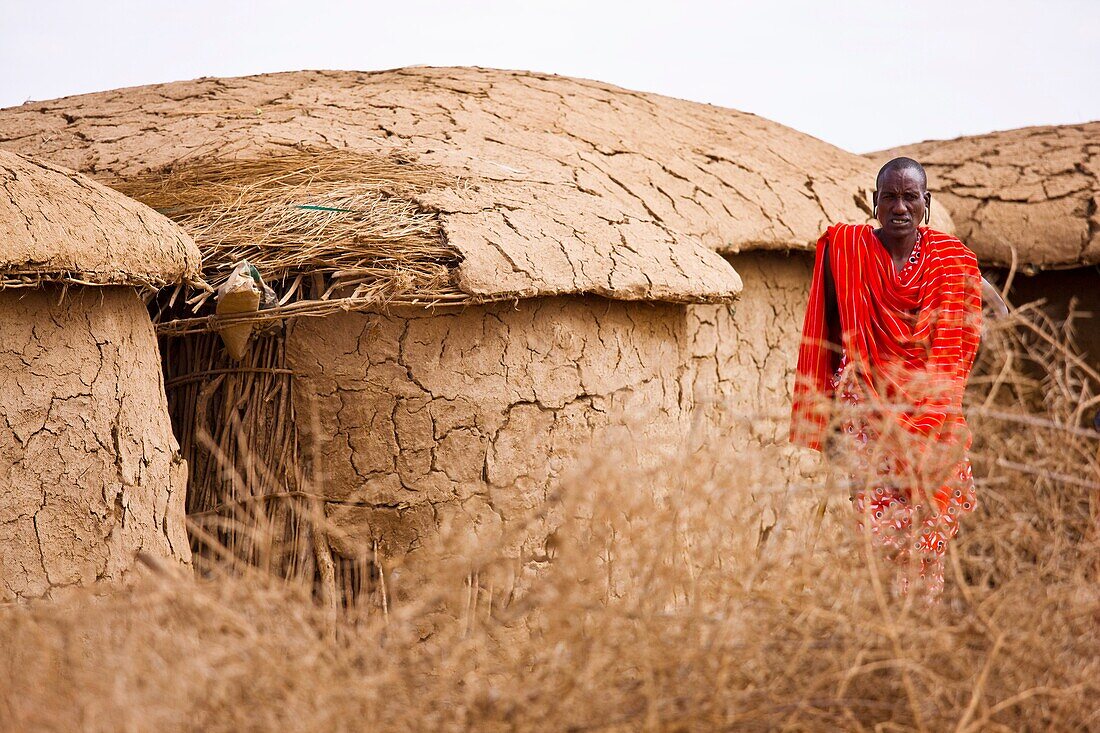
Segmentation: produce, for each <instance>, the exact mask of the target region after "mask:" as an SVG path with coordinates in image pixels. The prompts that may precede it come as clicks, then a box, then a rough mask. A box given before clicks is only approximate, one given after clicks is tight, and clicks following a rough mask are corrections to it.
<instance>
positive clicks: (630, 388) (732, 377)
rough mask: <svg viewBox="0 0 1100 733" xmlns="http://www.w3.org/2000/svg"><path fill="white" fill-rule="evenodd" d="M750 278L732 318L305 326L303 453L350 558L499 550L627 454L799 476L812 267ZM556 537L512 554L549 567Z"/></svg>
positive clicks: (610, 311) (487, 310) (609, 306)
mask: <svg viewBox="0 0 1100 733" xmlns="http://www.w3.org/2000/svg"><path fill="white" fill-rule="evenodd" d="M734 264H735V266H736V267H737V268H738V269H741V268H744V271H747V272H748V273H751V274H750V275H748V276H746V295H745V297H743V298H742V300H741V301H740V302H739V303H737V304H736V305H732V306H729V305H689V306H683V305H675V304H662V303H629V302H620V301H608V300H604V299H599V298H582V297H561V298H542V299H533V300H525V301H518V302H516V303H506V304H493V305H485V306H477V307H470V308H467V309H465V310H463V311H461V312H451V313H437V314H434V315H431V314H428V313H425V312H423V311H420V312H416V311H403V312H394V313H391V314H388V315H383V314H367V313H347V314H341V315H339V316H333V317H327V318H319V319H302V320H299V321H297V322H296V323H294V324H293V326H292V327H291V329H290V331H289V332H288V336H287V359H288V366H290V367H291V368H292V369H293V370H294V372H295V374H296V387H295V407H296V412H297V414H298V415H299V431H300V433H301V444H302V445H303V446H305V452H306V453H307V454H310V453H315V459H314V460H313V462H312V466H311V469H310V472H311V473H312V474H314V475H315V476H320V477H321V482H320V486H321V491H322V492H323V494H324V496H325V499H326V508H327V513H328V515H329V517H330V518H331V519H332V520H333V522H334V524H335V525H336V526H337V527H338V528H339V532H338V533H337V534H336V536H335V537H333V544H334V548H335V550H336V552H337V554H338V555H341V556H344V557H347V558H355V557H357V556H362V554H363V553H364V552H366V551H369V548H374V547H377V548H378V551H379V555H380V556H382V557H383V558H385V559H386V560H389V561H394V560H398V559H400V558H404V557H406V556H408V555H409V553H410V552H412V551H416V550H420V549H422V548H425V547H432V548H433V552H446V551H447V548H446V547H443V546H442V544H441V543H443V542H444V541H443V540H441V537H442V534H441V531H440V527H444V526H461V527H462V528H463V529H462V532H463V533H468V534H472V535H474V536H476V537H477V538H478V539H482V540H494V539H496V538H498V537H500V536H501V533H502V532H504V531H505V530H506V529H507V528H508V527H509V526H511V524H513V523H515V522H517V521H519V520H520V519H521V518H523V517H525V516H527V515H528V513H529V512H530V510H532V509H533V508H535V507H537V506H538V505H540V504H541V503H542V502H543V501H544V500H545V499H546V498H547V496H548V495H549V492H551V491H552V489H553V486H554V483H555V481H556V480H557V479H559V478H560V477H562V476H563V475H565V474H566V473H567V472H568V471H569V470H570V469H571V468H575V467H577V466H583V461H584V459H586V458H589V457H592V456H595V455H597V454H598V453H599V452H600V449H601V447H604V446H610V445H614V446H616V447H620V448H621V447H622V446H623V445H625V444H627V443H626V442H625V441H624V440H623V438H629V445H630V446H631V448H630V450H632V451H633V454H632V456H631V460H632V461H635V462H638V463H640V464H642V465H645V464H646V463H647V462H654V461H657V460H659V459H660V458H661V457H662V456H664V455H667V454H668V453H669V452H670V451H674V450H676V449H678V448H680V447H682V446H684V445H690V443H691V441H693V440H694V441H698V440H716V441H724V442H725V443H728V445H729V450H730V461H731V464H730V465H731V469H732V468H734V467H735V466H736V461H737V451H738V449H739V448H740V447H744V446H745V445H746V444H747V442H748V441H756V442H758V443H765V444H770V443H775V445H774V446H770V447H769V450H770V451H771V453H772V454H773V455H774V457H775V464H776V467H790V466H796V464H797V456H796V455H794V452H793V451H792V449H791V448H790V447H789V446H787V445H785V443H786V438H785V435H786V418H785V412H786V410H787V409H788V408H789V393H790V384H791V381H792V378H793V368H794V362H795V357H796V351H797V343H798V337H799V331H800V329H801V319H802V309H803V308H804V306H805V297H806V291H807V287H808V282H809V274H810V268H811V267H812V260H811V258H810V257H809V256H807V255H792V256H788V255H785V254H782V253H774V252H757V253H746V254H743V255H738V256H736V262H735V263H734ZM314 405H315V406H316V410H317V413H316V414H317V416H318V417H317V423H316V425H312V424H311V421H310V420H308V419H306V418H305V416H308V415H310V414H311V411H312V410H313V409H314ZM318 428H319V429H318ZM550 521H551V523H552V519H551V520H550ZM547 529H548V527H547V526H546V525H540V526H537V527H527V528H526V530H525V532H523V533H521V534H520V536H517V537H512V536H510V535H509V537H508V538H506V545H507V546H508V547H509V548H510V550H511V551H512V552H515V553H517V554H518V553H519V552H520V551H521V550H522V551H523V553H524V554H525V556H527V557H535V558H537V557H538V556H539V555H540V553H541V552H542V545H541V541H542V539H544V538H545V535H546V531H547ZM429 554H431V553H429ZM410 560H411V558H410ZM410 564H414V563H411V562H410Z"/></svg>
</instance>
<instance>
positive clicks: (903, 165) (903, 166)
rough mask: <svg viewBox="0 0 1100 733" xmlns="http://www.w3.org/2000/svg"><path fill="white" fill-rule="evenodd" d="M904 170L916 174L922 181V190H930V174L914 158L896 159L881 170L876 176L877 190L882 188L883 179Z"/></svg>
mask: <svg viewBox="0 0 1100 733" xmlns="http://www.w3.org/2000/svg"><path fill="white" fill-rule="evenodd" d="M904 170H911V171H913V172H914V173H916V175H917V178H918V179H919V180H920V186H921V190H922V191H927V190H928V174H926V173H925V172H924V166H922V165H921V164H920V163H918V162H917V161H915V160H913V159H912V158H894V159H893V160H891V161H889V162H887V163H886V165H884V166H882V167H881V168H879V169H878V175H877V176H875V188H882V179H883V176H885V175H886V174H887V173H892V172H893V171H898V172H901V171H904Z"/></svg>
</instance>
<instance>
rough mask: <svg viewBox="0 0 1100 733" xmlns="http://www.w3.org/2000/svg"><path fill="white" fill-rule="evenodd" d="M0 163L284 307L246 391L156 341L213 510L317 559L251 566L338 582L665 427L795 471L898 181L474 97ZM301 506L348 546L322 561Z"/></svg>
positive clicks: (706, 114)
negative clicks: (286, 568) (825, 234)
mask: <svg viewBox="0 0 1100 733" xmlns="http://www.w3.org/2000/svg"><path fill="white" fill-rule="evenodd" d="M0 146H2V147H7V148H13V149H18V150H23V151H33V152H34V153H36V154H38V155H42V156H45V157H47V158H49V159H51V160H57V161H61V162H64V163H67V164H69V165H72V166H76V167H78V168H81V169H82V170H87V171H94V173H95V175H97V176H99V177H100V178H101V179H102V180H104V181H106V182H109V183H110V184H111V185H113V186H115V187H117V188H119V189H120V190H122V191H124V192H126V193H127V194H129V195H131V196H134V197H135V198H137V199H139V200H141V201H144V202H146V203H148V204H149V205H150V206H153V207H155V208H157V209H158V210H161V211H163V212H165V213H166V214H167V215H169V216H171V217H173V218H174V219H176V221H178V222H179V223H181V224H182V225H183V226H184V228H185V229H187V230H188V231H189V232H190V233H191V234H192V235H193V236H194V237H195V238H196V241H197V242H198V243H199V245H200V248H202V250H203V253H204V273H205V277H206V278H207V279H208V280H209V281H210V282H212V283H213V284H215V285H217V284H219V282H220V279H221V278H224V277H225V275H226V274H227V273H228V272H229V268H231V267H233V265H234V263H236V262H237V261H239V260H241V259H247V260H248V261H249V262H251V263H252V264H254V265H256V266H257V268H258V269H259V270H260V272H261V274H262V275H263V277H264V279H265V280H266V281H267V282H268V283H269V284H271V285H273V286H274V289H275V291H276V293H277V295H278V297H279V298H280V305H278V306H277V307H275V308H272V309H270V310H266V311H260V312H258V313H257V314H255V315H253V316H249V317H235V318H236V320H233V321H232V323H235V324H238V325H239V324H242V323H246V322H251V323H253V324H254V325H255V327H256V329H257V333H267V334H269V335H260V336H258V337H257V338H256V340H255V342H254V343H253V346H252V348H251V351H250V352H249V353H248V354H247V355H246V357H245V359H244V360H243V361H242V362H241V363H239V364H237V363H233V362H232V361H231V360H230V359H228V358H227V357H226V355H225V352H224V349H223V348H222V347H221V345H220V343H219V341H218V339H217V336H215V335H213V334H212V333H210V332H211V331H212V330H213V329H215V328H217V327H219V325H220V326H221V327H224V326H225V325H226V324H227V323H229V322H230V321H226V320H224V319H223V320H220V321H219V320H212V319H211V318H210V317H209V316H208V315H205V314H207V313H209V312H210V307H209V304H207V305H206V306H204V308H205V310H203V309H200V310H199V311H198V312H197V313H195V314H190V313H184V312H181V311H180V310H179V308H178V304H177V307H176V308H174V309H166V310H165V311H163V312H162V313H158V321H159V326H158V328H159V331H160V333H161V336H162V347H163V351H164V354H165V357H166V359H165V368H166V376H167V380H168V381H167V385H168V394H169V402H170V404H171V405H172V410H173V416H174V423H175V426H176V430H177V433H178V434H179V436H180V440H181V443H182V445H183V451H184V454H185V455H186V456H187V458H188V460H189V462H190V463H191V466H192V474H191V476H192V478H191V483H190V493H189V511H190V513H191V514H192V515H193V516H194V517H195V518H196V519H200V518H201V517H203V516H206V515H208V514H214V515H217V514H218V513H219V512H226V511H230V510H234V509H237V508H240V507H242V506H246V505H253V504H254V503H255V502H258V501H262V502H264V504H265V506H267V507H268V511H267V513H266V514H265V515H264V516H266V517H268V518H269V519H270V521H271V522H272V523H274V524H275V525H276V526H278V527H281V528H283V529H281V530H280V531H279V532H278V533H277V534H278V535H279V536H280V537H284V538H291V539H292V540H295V541H291V542H289V543H288V544H287V546H286V547H281V548H280V547H263V548H251V549H250V550H249V552H252V553H253V555H254V557H253V560H256V561H261V562H262V561H264V560H263V558H264V557H270V556H272V555H276V556H278V557H279V558H282V559H279V560H278V561H279V562H283V563H287V562H288V560H287V559H286V558H290V557H293V558H300V559H301V561H302V562H318V563H321V564H324V563H326V562H327V560H326V559H325V558H324V557H323V554H324V552H325V550H322V551H321V553H320V554H318V553H317V546H318V544H327V545H329V546H330V547H331V548H332V549H333V550H334V552H335V555H336V557H335V560H334V564H335V566H336V569H337V575H339V574H340V572H341V571H340V568H341V567H342V565H344V564H346V563H348V562H352V561H354V560H355V558H356V556H357V553H361V550H362V548H363V547H364V546H369V547H372V548H375V549H376V550H377V552H378V556H379V557H381V558H382V564H383V565H384V564H385V563H387V562H389V561H391V560H393V559H395V558H399V557H402V556H404V555H406V554H407V553H409V552H410V551H412V550H417V549H418V548H422V547H424V546H425V545H427V544H430V543H431V542H432V541H433V539H432V538H433V535H434V533H435V528H437V527H438V526H439V525H440V524H441V523H444V522H447V521H449V520H451V519H456V518H457V520H458V521H462V522H463V523H464V524H466V525H468V526H469V527H470V528H471V531H472V532H473V533H475V534H494V533H499V532H500V531H501V530H502V528H503V527H504V526H506V525H507V524H508V523H509V521H510V520H511V519H513V518H516V517H522V516H524V515H525V514H526V513H527V512H528V510H529V509H530V508H531V507H533V506H536V505H538V504H539V502H541V501H542V500H543V499H544V498H545V496H546V492H547V491H548V489H549V487H550V486H552V484H553V482H554V481H555V480H556V478H557V477H558V476H559V475H561V473H562V472H563V471H565V470H566V469H567V468H568V467H569V466H571V465H573V464H574V459H575V458H577V457H578V456H580V455H582V454H584V453H586V452H589V451H591V450H592V449H593V446H597V445H600V444H601V442H602V441H605V440H606V439H607V433H608V431H609V430H613V429H615V428H616V427H619V426H623V425H635V426H637V430H636V432H635V434H636V436H638V437H639V440H637V441H636V445H637V446H639V448H638V450H639V456H638V459H639V460H640V461H646V460H650V459H652V457H653V456H655V455H661V454H662V452H663V451H665V450H667V449H669V448H670V447H671V446H672V445H674V444H676V443H677V442H680V441H683V440H684V439H685V436H686V435H687V434H688V433H689V432H690V430H691V429H692V426H693V425H694V426H696V428H697V427H698V426H700V425H702V426H703V429H705V430H707V431H713V432H712V436H713V437H714V439H720V440H726V441H728V442H729V444H730V446H731V454H732V453H734V452H735V451H736V448H737V446H738V445H744V444H745V443H746V442H747V441H750V440H752V441H757V442H768V443H774V451H775V455H776V460H778V461H786V460H790V459H791V452H790V450H789V447H787V446H785V445H783V443H785V440H784V439H783V437H782V436H784V435H785V428H784V426H783V424H782V417H780V418H779V419H778V420H777V419H774V418H775V416H782V415H785V413H786V409H787V404H788V399H789V389H790V383H791V380H792V372H793V365H794V359H795V352H796V345H797V339H798V333H799V329H800V326H801V317H802V309H803V306H804V302H805V295H806V289H807V287H808V281H809V274H810V269H811V267H812V256H811V255H810V254H809V252H810V250H811V249H812V246H813V243H814V241H815V240H816V238H817V237H818V236H819V234H820V232H821V231H823V229H824V228H825V227H826V226H827V225H828V224H830V223H832V222H834V221H862V220H865V219H866V218H867V216H868V215H869V213H870V202H869V192H870V188H871V184H872V183H873V178H874V174H875V169H874V167H873V165H872V164H871V163H870V162H869V161H867V160H866V159H864V158H862V157H860V156H856V155H852V154H849V153H846V152H844V151H842V150H840V149H838V148H835V147H833V146H830V145H827V144H825V143H823V142H821V141H820V140H817V139H815V138H812V137H810V136H808V135H804V134H801V133H798V132H796V131H794V130H791V129H789V128H786V127H783V126H782V125H778V124H776V123H774V122H770V121H768V120H764V119H761V118H759V117H756V116H754V115H751V114H745V113H742V112H737V111H735V110H729V109H722V108H718V107H713V106H708V105H703V104H695V103H690V102H685V101H681V100H676V99H670V98H668V97H662V96H658V95H653V94H643V93H638V92H632V91H627V90H623V89H619V88H616V87H613V86H610V85H607V84H602V83H598V82H593V81H586V80H580V79H569V78H563V77H558V76H550V75H543V74H535V73H524V72H506V71H495V70H487V69H470V68H442V69H440V68H411V69H397V70H393V71H385V72H373V73H357V72H294V73H285V74H271V75H263V76H255V77H245V78H239V79H200V80H197V81H192V82H179V83H173V84H163V85H156V86H149V87H140V88H134V89H126V90H119V91H115V92H109V93H102V94H92V95H84V96H80V97H72V98H68V99H62V100H55V101H50V102H40V103H33V104H27V105H23V106H22V107H18V108H12V109H8V110H4V111H2V112H0ZM941 211H942V210H941ZM935 223H936V224H937V225H938V226H940V227H941V228H948V227H949V226H950V224H949V220H948V219H946V218H945V217H943V216H942V213H939V212H937V220H936V222H935ZM738 273H739V274H738ZM739 294H740V296H739V299H738V295H739ZM307 316H312V317H307ZM249 319H250V320H249ZM264 324H276V325H274V326H270V327H269V326H265V325H264ZM265 329H267V330H266V331H265ZM716 404H720V405H722V406H723V408H724V409H711V408H713V407H714V406H715V405H716ZM703 407H707V409H702V408H703ZM241 435H243V436H244V439H243V440H242V439H238V437H237V436H241ZM259 458H262V460H260V459H259ZM733 460H735V458H734V457H733V455H731V461H733ZM253 487H259V488H258V489H256V488H253ZM279 497H282V498H286V497H296V498H298V499H300V500H302V501H307V502H319V503H320V505H321V506H322V507H323V510H324V511H325V512H326V513H327V515H328V516H330V517H332V518H333V519H334V521H335V522H336V523H337V525H338V527H339V530H340V531H339V532H336V533H334V534H333V535H332V536H331V537H329V538H328V540H329V541H328V542H327V543H317V542H315V541H313V540H312V539H310V540H309V541H303V537H304V536H303V535H301V534H300V532H302V531H303V528H302V526H301V525H300V524H297V523H296V522H295V520H294V516H295V512H297V514H300V513H301V510H300V509H298V510H293V511H284V510H285V504H283V503H282V502H277V501H273V500H272V499H277V498H279ZM276 505H278V506H280V507H282V508H279V509H275V508H274V507H275V506H276ZM312 506H314V507H315V508H316V506H317V505H316V503H315V504H313V505H312ZM303 547H304V548H311V547H312V548H314V550H313V552H312V555H313V558H312V559H311V558H310V557H309V556H308V555H309V554H310V553H304V554H303V551H302V548H303ZM518 549H519V548H517V551H518ZM524 549H525V551H528V552H532V553H535V554H537V547H534V546H531V545H530V544H528V545H525V547H524ZM261 556H262V557H261ZM294 562H297V560H295V561H294ZM290 564H293V562H292V563H290ZM348 572H349V573H350V574H351V576H354V575H355V573H354V572H351V571H348ZM349 577H350V576H349ZM349 582H350V583H351V584H352V585H354V584H355V583H356V582H358V581H356V580H355V579H354V577H353V579H352V580H351V581H349Z"/></svg>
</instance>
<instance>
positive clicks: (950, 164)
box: [868, 122, 1100, 270]
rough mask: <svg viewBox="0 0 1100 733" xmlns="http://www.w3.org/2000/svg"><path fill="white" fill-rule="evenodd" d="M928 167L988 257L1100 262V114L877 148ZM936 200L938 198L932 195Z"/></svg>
mask: <svg viewBox="0 0 1100 733" xmlns="http://www.w3.org/2000/svg"><path fill="white" fill-rule="evenodd" d="M898 155H905V156H908V157H911V158H915V159H916V160H918V161H920V162H921V163H922V164H923V165H924V167H925V169H926V170H927V171H928V177H929V188H930V189H931V190H932V191H933V195H934V197H935V199H934V201H939V202H940V203H941V204H942V205H943V206H946V207H947V208H948V210H949V211H950V212H951V216H952V218H953V219H954V221H955V226H956V228H957V229H956V234H958V236H959V237H961V238H962V240H963V241H964V242H966V243H967V245H969V246H970V248H971V249H973V250H974V252H975V254H977V255H978V260H979V262H981V263H982V264H983V265H1012V264H1013V257H1012V251H1013V249H1015V250H1016V253H1017V260H1016V262H1017V264H1018V265H1019V266H1020V267H1021V268H1024V269H1027V270H1036V269H1047V268H1065V267H1075V266H1079V265H1085V264H1095V263H1097V262H1100V213H1098V211H1097V208H1098V205H1100V122H1089V123H1086V124H1082V125H1061V126H1054V127H1025V128H1022V129H1019V130H1007V131H1004V132H994V133H991V134H989V135H977V136H973V137H961V138H958V139H956V140H933V141H928V142H923V143H919V144H916V145H908V146H905V147H900V148H894V149H892V150H884V151H882V152H879V153H872V154H871V155H870V156H868V157H870V158H872V159H874V160H875V162H876V163H879V164H881V163H883V162H885V161H886V160H888V159H890V158H892V157H895V156H898ZM933 206H935V204H934V203H933Z"/></svg>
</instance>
